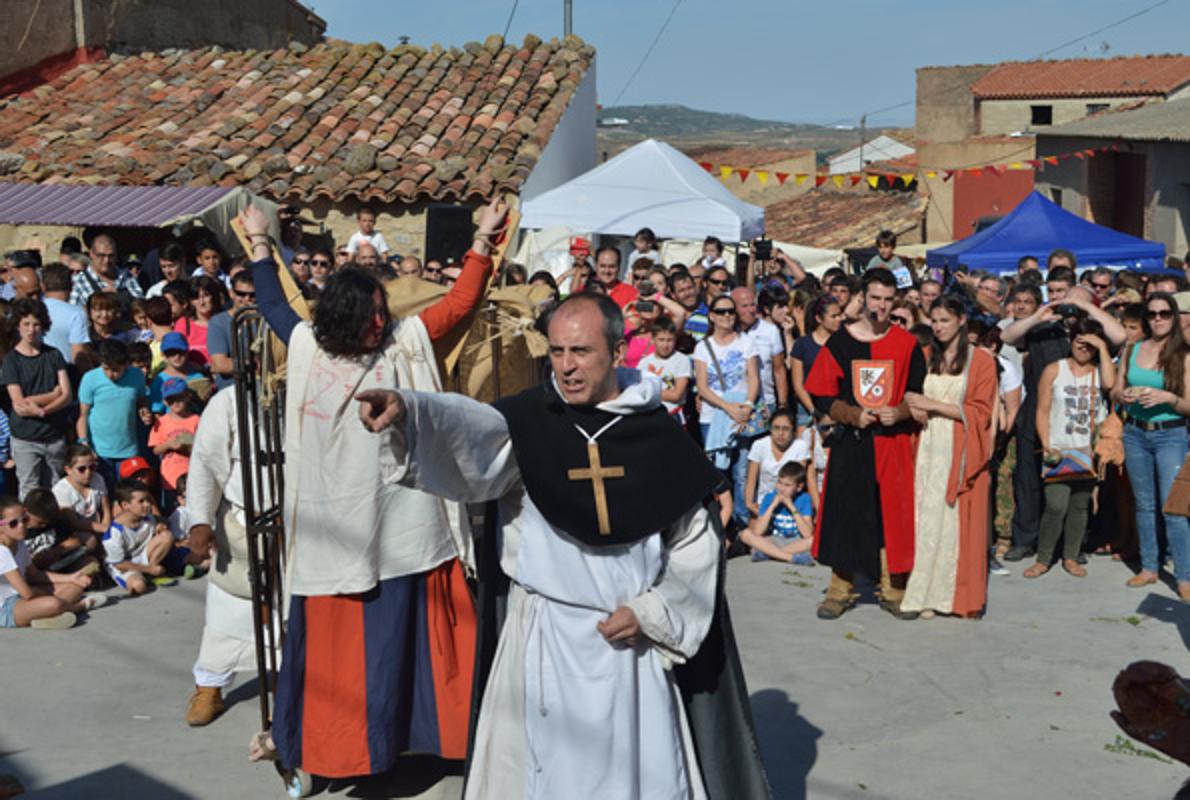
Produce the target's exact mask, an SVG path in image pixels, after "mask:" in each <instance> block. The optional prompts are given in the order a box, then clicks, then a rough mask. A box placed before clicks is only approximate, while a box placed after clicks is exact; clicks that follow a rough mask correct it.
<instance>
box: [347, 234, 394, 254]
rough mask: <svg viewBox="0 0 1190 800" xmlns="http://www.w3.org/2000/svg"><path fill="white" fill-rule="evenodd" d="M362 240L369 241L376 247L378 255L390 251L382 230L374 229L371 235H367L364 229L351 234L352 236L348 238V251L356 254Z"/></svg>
mask: <svg viewBox="0 0 1190 800" xmlns="http://www.w3.org/2000/svg"><path fill="white" fill-rule="evenodd" d="M362 242H367V243H368V244H370V245H372V247H374V248H376V254H377V255H381V256H382V255H384V254H386V253H387V252H388V242H386V241H384V235H383V234H381V233H380V231H374V232H373V233H372V235H371V236H365V235H364V234H363V232H362V231H356V232H355V233H353V234H351V238H350V239H348V240H347V252H348V253H351V254H352V255H355V251H356V250H358V249H359V246H360V244H361V243H362Z"/></svg>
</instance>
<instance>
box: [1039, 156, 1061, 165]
mask: <svg viewBox="0 0 1190 800" xmlns="http://www.w3.org/2000/svg"><path fill="white" fill-rule="evenodd" d="M1041 160H1042V161H1044V162H1045V163H1047V164H1050V165H1051V166H1055V167H1056V166H1058V157H1057V156H1046V157H1045V158H1043V159H1041Z"/></svg>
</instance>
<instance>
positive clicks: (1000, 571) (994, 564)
mask: <svg viewBox="0 0 1190 800" xmlns="http://www.w3.org/2000/svg"><path fill="white" fill-rule="evenodd" d="M988 572H990V573H992V574H993V575H1011V574H1012V573H1011V572H1009V571H1008V567H1006V566H1004V565H1003V564H1001V563H1000V559H998V558H996V557H995V556H992V557H991V558H989V559H988Z"/></svg>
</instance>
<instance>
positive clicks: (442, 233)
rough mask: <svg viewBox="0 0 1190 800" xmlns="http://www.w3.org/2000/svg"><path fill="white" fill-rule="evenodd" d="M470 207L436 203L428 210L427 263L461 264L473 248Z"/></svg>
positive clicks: (473, 231) (473, 227) (472, 226)
mask: <svg viewBox="0 0 1190 800" xmlns="http://www.w3.org/2000/svg"><path fill="white" fill-rule="evenodd" d="M471 214H472V211H471V209H470V208H469V207H467V206H458V205H452V204H450V203H434V204H432V205H431V206H430V207H429V208H428V209H426V246H425V250H424V252H425V254H426V259H425V260H426V261H439V262H441V263H442V264H446V262H447V260H448V259H449V260H453V261H454V262H455V263H459V262H461V261H462V260H463V254H464V253H466V252H467V250H468V248H470V247H471V241H472V239H473V238H474V233H475V226H474V225H473V224H472V222H471Z"/></svg>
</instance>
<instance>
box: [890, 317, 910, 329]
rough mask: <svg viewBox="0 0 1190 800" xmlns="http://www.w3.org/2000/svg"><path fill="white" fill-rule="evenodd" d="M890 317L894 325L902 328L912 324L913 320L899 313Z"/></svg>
mask: <svg viewBox="0 0 1190 800" xmlns="http://www.w3.org/2000/svg"><path fill="white" fill-rule="evenodd" d="M891 319H892V322H893V324H894V325H900V326H901V327H902V328H908V327H910V326H911V325H912V324H913V320H911V319H909V318H908V317H902V316H900V315H899V314H894V315H893V316H892V317H891Z"/></svg>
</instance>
